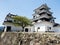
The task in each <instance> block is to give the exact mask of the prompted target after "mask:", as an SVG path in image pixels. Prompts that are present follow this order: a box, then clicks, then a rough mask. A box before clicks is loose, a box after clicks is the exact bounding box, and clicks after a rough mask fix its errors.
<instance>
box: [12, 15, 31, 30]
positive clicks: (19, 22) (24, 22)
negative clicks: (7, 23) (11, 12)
mask: <svg viewBox="0 0 60 45" xmlns="http://www.w3.org/2000/svg"><path fill="white" fill-rule="evenodd" d="M12 18H13V20H14V22H13V24H14V25H16V26H21V27H22V29H23V31H24V27H26V26H28V25H32V24H31V20H30V19H28V18H27V17H23V16H14V17H12Z"/></svg>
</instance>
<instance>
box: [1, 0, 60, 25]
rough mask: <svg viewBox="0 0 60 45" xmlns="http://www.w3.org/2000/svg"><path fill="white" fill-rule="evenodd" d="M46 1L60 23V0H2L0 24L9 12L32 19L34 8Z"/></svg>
mask: <svg viewBox="0 0 60 45" xmlns="http://www.w3.org/2000/svg"><path fill="white" fill-rule="evenodd" d="M45 3H46V4H47V5H48V7H50V8H51V10H50V11H51V12H53V14H52V15H53V16H54V17H56V22H57V23H60V0H0V26H1V25H2V24H3V21H4V19H5V17H6V15H7V14H8V13H12V14H17V15H19V16H26V17H28V18H30V19H32V14H33V13H34V12H33V10H34V9H36V8H38V7H40V6H41V5H42V4H45Z"/></svg>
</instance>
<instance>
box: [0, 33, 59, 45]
mask: <svg viewBox="0 0 60 45" xmlns="http://www.w3.org/2000/svg"><path fill="white" fill-rule="evenodd" d="M0 45H60V33H31V32H28V33H25V32H5V34H4V36H3V37H2V38H1V37H0Z"/></svg>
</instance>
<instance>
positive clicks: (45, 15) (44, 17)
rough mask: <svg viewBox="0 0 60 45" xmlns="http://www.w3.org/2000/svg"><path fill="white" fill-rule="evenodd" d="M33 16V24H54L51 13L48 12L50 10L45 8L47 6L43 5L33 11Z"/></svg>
mask: <svg viewBox="0 0 60 45" xmlns="http://www.w3.org/2000/svg"><path fill="white" fill-rule="evenodd" d="M34 12H35V13H34V14H33V22H37V21H39V20H40V21H48V22H51V23H54V19H55V18H54V17H53V16H52V12H50V8H49V7H48V6H47V4H43V5H41V6H40V7H38V8H37V9H35V10H34Z"/></svg>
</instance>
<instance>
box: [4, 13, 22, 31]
mask: <svg viewBox="0 0 60 45" xmlns="http://www.w3.org/2000/svg"><path fill="white" fill-rule="evenodd" d="M13 16H17V15H13V14H11V13H9V14H7V16H6V18H5V20H4V22H3V25H4V26H5V31H7V32H8V31H22V27H21V26H15V25H14V24H13V22H14V21H15V20H13V19H12V17H13Z"/></svg>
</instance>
